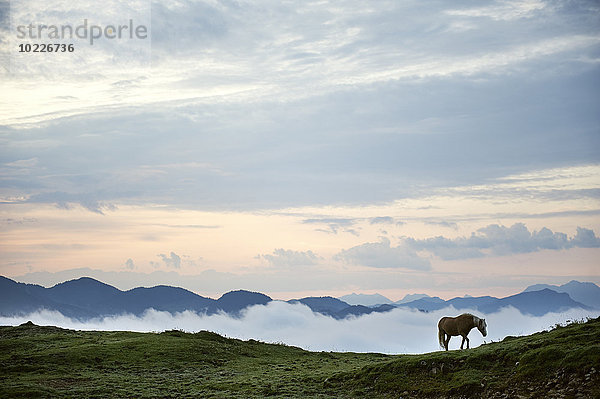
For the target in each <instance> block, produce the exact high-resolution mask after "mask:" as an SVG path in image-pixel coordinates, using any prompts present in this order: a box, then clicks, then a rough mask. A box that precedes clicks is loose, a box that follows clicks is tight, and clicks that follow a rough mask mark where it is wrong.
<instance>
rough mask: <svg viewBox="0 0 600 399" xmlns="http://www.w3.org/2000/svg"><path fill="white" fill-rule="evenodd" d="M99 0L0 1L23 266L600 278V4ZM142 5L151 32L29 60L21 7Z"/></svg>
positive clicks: (365, 280)
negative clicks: (18, 33)
mask: <svg viewBox="0 0 600 399" xmlns="http://www.w3.org/2000/svg"><path fill="white" fill-rule="evenodd" d="M82 4H83V5H78V7H79V8H78V9H77V10H75V9H73V8H72V7H73V5H72V4H70V2H68V1H59V2H56V3H53V4H52V9H51V10H49V9H48V4H46V3H45V2H41V1H39V0H19V1H17V0H13V1H11V7H10V8H9V7H8V3H7V2H0V23H1V24H2V29H1V31H0V33H1V34H2V36H1V38H2V40H0V49H2V53H1V54H2V57H1V58H0V61H2V64H3V69H2V72H1V75H0V93H1V94H0V274H1V275H5V276H7V277H10V278H14V279H16V280H18V281H25V282H35V283H40V284H44V285H53V284H55V283H57V282H61V281H64V280H66V279H71V278H77V277H81V276H84V275H87V276H92V277H96V278H98V279H100V280H102V281H105V282H107V283H110V284H113V285H115V286H117V287H119V288H121V289H128V288H132V287H135V286H142V285H145V286H151V285H156V284H172V285H177V286H181V287H184V288H187V289H190V290H192V291H194V292H197V293H199V294H201V295H205V296H213V297H215V296H220V295H221V294H222V293H224V292H226V291H229V290H233V289H249V290H257V291H261V292H264V293H266V294H268V295H271V296H272V297H274V298H281V299H288V298H292V297H300V296H307V295H344V294H348V293H351V292H363V293H375V292H378V293H381V294H383V295H386V296H388V297H389V298H391V299H394V300H397V299H400V298H402V297H403V296H404V295H405V294H408V293H415V292H422V293H427V294H429V295H439V296H441V297H444V298H450V297H453V296H456V295H464V294H471V295H495V296H504V295H509V294H513V293H516V292H519V291H521V290H522V289H524V288H525V287H526V286H528V285H530V284H534V283H553V284H562V283H566V282H568V281H570V280H572V279H577V280H580V281H591V282H595V283H597V284H600V238H599V237H600V5H599V4H598V2H597V1H584V0H582V1H568V2H566V1H542V0H539V1H533V0H531V1H517V0H515V1H480V2H472V1H452V2H448V1H427V2H424V1H418V0H414V1H397V0H393V1H392V0H390V1H385V0H382V1H369V2H365V1H344V2H339V1H327V0H320V1H271V0H265V1H226V0H223V1H218V0H211V1H191V0H177V1H175V0H165V1H160V2H153V3H150V2H144V1H137V2H133V3H132V2H128V3H127V5H126V4H123V2H118V1H111V2H107V3H106V4H105V3H104V2H103V3H102V5H100V4H99V3H96V2H90V3H89V4H86V2H82ZM86 7H87V8H86ZM100 8H101V9H100ZM99 14H102V18H101V17H99V16H98V15H99ZM129 15H132V17H131V18H133V19H135V18H138V19H137V20H136V21H142V22H143V23H144V24H145V25H147V26H148V27H149V37H148V38H147V39H145V40H144V41H139V42H132V41H131V42H127V41H120V42H119V41H117V40H114V41H109V40H107V39H104V40H102V39H99V40H98V42H97V43H96V44H94V45H93V46H89V45H87V44H86V43H85V42H77V41H76V42H75V43H76V49H75V51H74V52H73V53H63V54H44V55H41V54H19V53H17V52H16V48H17V45H18V43H19V42H18V41H17V40H16V39H15V32H14V26H15V24H18V23H21V22H23V21H32V22H34V23H36V24H37V23H46V24H50V23H55V22H56V23H71V24H79V23H80V22H81V21H82V20H83V19H84V18H85V19H89V21H90V23H93V22H94V21H96V20H97V21H101V22H102V21H104V23H108V22H106V21H109V22H112V21H113V19H111V18H116V19H118V18H121V19H122V18H125V19H129V18H128V16H129ZM45 18H46V19H45ZM94 18H96V19H94ZM103 18H104V19H103ZM11 23H12V27H11ZM115 23H116V22H115Z"/></svg>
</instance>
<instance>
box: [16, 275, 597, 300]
mask: <svg viewBox="0 0 600 399" xmlns="http://www.w3.org/2000/svg"><path fill="white" fill-rule="evenodd" d="M4 277H6V276H4ZM85 278H88V279H92V280H95V281H97V282H100V283H103V284H107V285H110V286H112V287H114V288H117V289H118V290H120V291H122V292H126V291H130V290H132V289H135V288H154V287H158V286H168V287H173V288H183V289H185V290H187V291H190V292H192V293H194V294H196V295H199V296H202V297H205V298H210V299H215V300H216V299H218V298H220V297H221V296H223V295H225V294H227V293H230V292H235V291H247V292H256V293H261V294H265V295H267V296H268V297H270V298H271V299H272V300H274V301H289V300H294V299H302V298H306V297H332V298H336V299H340V300H341V298H342V297H344V296H350V295H367V296H372V295H380V296H383V297H384V298H385V299H388V300H390V301H391V302H392V303H395V302H399V301H400V300H402V299H404V298H405V297H406V296H408V295H421V294H424V295H427V296H428V297H430V298H431V297H438V296H437V295H429V294H426V293H422V292H412V293H406V294H405V295H404V296H402V297H400V298H398V299H393V298H388V297H387V296H385V295H382V294H380V293H378V292H374V293H372V294H369V293H363V292H352V293H347V294H342V295H331V294H326V293H325V294H323V295H309V296H306V297H284V298H281V297H276V296H273V295H271V294H269V293H266V292H260V291H255V290H248V289H245V288H243V287H241V288H236V289H232V290H230V291H227V292H222V293H221V294H217V295H212V296H210V295H207V294H203V293H202V292H195V291H193V290H190V289H188V288H186V287H184V286H178V285H171V284H156V285H139V286H133V287H130V288H121V287H118V286H116V285H114V284H111V283H109V282H106V281H103V280H101V279H98V278H94V277H91V276H81V277H77V278H73V279H69V280H64V281H60V282H57V283H52V284H38V283H35V282H30V281H20V280H14V279H11V280H13V281H16V282H17V283H24V284H36V285H40V286H42V287H44V288H52V287H55V286H57V285H60V284H63V283H67V282H71V281H76V280H80V279H85ZM572 282H576V283H580V284H586V283H591V284H594V285H596V286H598V285H597V284H595V283H593V282H590V281H578V280H570V281H568V282H565V283H562V284H548V285H553V286H562V285H566V284H568V283H572ZM533 285H538V284H532V285H529V286H527V287H524V288H523V289H522V290H520V291H516V292H513V293H511V294H508V295H505V296H498V297H496V296H494V295H490V294H487V295H470V294H468V293H466V294H463V295H458V296H451V297H438V298H440V299H442V300H444V301H447V300H450V299H454V298H477V297H481V296H491V297H496V298H499V299H501V298H505V297H508V296H513V295H517V294H520V293H523V292H525V290H526V289H527V288H529V287H531V286H533Z"/></svg>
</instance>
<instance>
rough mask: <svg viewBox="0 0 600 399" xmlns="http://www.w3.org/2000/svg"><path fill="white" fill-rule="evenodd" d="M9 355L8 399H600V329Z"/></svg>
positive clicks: (53, 336) (178, 338)
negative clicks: (437, 342) (430, 346)
mask: <svg viewBox="0 0 600 399" xmlns="http://www.w3.org/2000/svg"><path fill="white" fill-rule="evenodd" d="M432 328H433V329H435V326H433V327H432ZM432 339H435V334H433V333H432ZM455 339H456V338H455ZM0 349H1V350H0V397H7V398H9V397H10V398H16V397H49V398H50V397H52V398H63V397H64V398H68V397H72V398H86V397H90V398H91V397H97V398H100V397H123V398H164V397H171V398H179V397H181V398H195V397H197V398H266V397H273V398H413V397H415V398H419V397H423V398H438V397H439V398H442V397H444V398H445V397H450V398H459V397H467V398H470V397H483V398H513V397H557V398H563V397H566V398H569V397H572V398H579V397H583V398H598V397H600V375H599V374H600V319H594V320H588V321H587V322H576V323H573V324H570V325H568V326H556V327H555V328H553V329H552V330H551V331H545V332H540V333H536V334H533V335H530V336H523V337H507V338H506V339H504V340H503V341H502V342H495V343H489V344H485V345H482V346H479V347H477V348H474V349H469V350H464V351H460V350H455V351H449V352H442V351H439V352H433V353H426V354H422V355H401V354H399V355H382V354H376V353H337V352H308V351H305V350H302V349H299V348H296V347H291V346H286V345H281V344H266V343H262V342H258V341H254V340H250V341H241V340H237V339H230V338H225V337H222V336H219V335H217V334H214V333H210V332H199V333H195V334H191V333H184V332H181V331H166V332H163V333H134V332H107V331H73V330H65V329H61V328H57V327H51V326H46V327H43V326H36V325H33V324H31V323H27V324H24V325H21V326H18V327H6V326H3V327H0Z"/></svg>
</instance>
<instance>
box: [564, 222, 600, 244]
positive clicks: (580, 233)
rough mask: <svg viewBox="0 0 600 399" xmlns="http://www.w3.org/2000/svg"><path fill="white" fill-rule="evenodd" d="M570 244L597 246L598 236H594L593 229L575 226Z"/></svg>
mask: <svg viewBox="0 0 600 399" xmlns="http://www.w3.org/2000/svg"><path fill="white" fill-rule="evenodd" d="M570 244H571V245H572V246H574V247H580V248H599V247H600V238H598V237H596V234H595V233H594V231H593V230H590V229H586V228H583V227H577V235H576V236H575V237H573V238H572V239H571V240H570Z"/></svg>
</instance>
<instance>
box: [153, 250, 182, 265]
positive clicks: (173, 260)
mask: <svg viewBox="0 0 600 399" xmlns="http://www.w3.org/2000/svg"><path fill="white" fill-rule="evenodd" d="M157 256H160V258H161V259H162V261H163V262H164V263H165V265H167V267H172V268H175V269H179V268H180V267H181V257H180V256H179V255H177V254H176V253H175V252H173V251H171V254H170V255H169V256H167V255H165V254H158V255H157Z"/></svg>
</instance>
